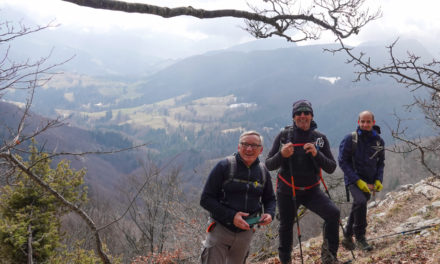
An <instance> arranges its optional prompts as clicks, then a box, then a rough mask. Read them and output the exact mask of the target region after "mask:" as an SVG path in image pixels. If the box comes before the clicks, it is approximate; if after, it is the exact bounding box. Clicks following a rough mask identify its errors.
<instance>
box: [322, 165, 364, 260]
mask: <svg viewBox="0 0 440 264" xmlns="http://www.w3.org/2000/svg"><path fill="white" fill-rule="evenodd" d="M319 178H321V182H322V185H324V189H325V192H326V193H327V195H328V198H329V199H330V200H332V201H333V199H332V197H331V196H330V192H329V191H328V188H327V185H326V184H325V181H324V178H323V177H322V170H321V169H319ZM338 222H339V226H340V227H341V228H342V233H343V234H344V236H345V230H344V226H343V225H342V222H341V219H340V218H339V219H338ZM350 252H351V256H352V257H353V259H356V257H355V256H354V253H353V250H352V249H350Z"/></svg>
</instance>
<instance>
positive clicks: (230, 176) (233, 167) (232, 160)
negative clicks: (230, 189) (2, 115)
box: [222, 155, 237, 186]
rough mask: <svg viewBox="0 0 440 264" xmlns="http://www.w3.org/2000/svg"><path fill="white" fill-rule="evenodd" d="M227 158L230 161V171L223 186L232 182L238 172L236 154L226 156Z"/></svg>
mask: <svg viewBox="0 0 440 264" xmlns="http://www.w3.org/2000/svg"><path fill="white" fill-rule="evenodd" d="M226 160H227V161H228V165H229V172H228V177H227V178H226V179H225V180H224V181H223V184H222V185H223V186H224V185H225V184H226V183H228V182H231V181H232V180H233V179H234V175H235V174H236V173H237V160H236V159H235V156H234V155H230V156H227V157H226Z"/></svg>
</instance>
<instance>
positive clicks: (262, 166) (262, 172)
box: [258, 162, 267, 188]
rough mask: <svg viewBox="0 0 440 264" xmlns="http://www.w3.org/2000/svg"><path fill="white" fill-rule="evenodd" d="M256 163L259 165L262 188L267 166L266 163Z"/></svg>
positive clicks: (264, 182)
mask: <svg viewBox="0 0 440 264" xmlns="http://www.w3.org/2000/svg"><path fill="white" fill-rule="evenodd" d="M258 165H259V166H260V170H261V184H262V185H263V188H264V185H265V184H266V171H267V168H266V165H265V164H264V162H260V163H259V164H258Z"/></svg>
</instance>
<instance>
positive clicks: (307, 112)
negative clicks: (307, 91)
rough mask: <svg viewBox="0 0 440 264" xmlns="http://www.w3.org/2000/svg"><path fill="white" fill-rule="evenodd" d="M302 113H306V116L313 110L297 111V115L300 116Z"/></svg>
mask: <svg viewBox="0 0 440 264" xmlns="http://www.w3.org/2000/svg"><path fill="white" fill-rule="evenodd" d="M301 114H304V115H305V116H308V115H311V114H312V112H310V111H299V112H296V113H295V116H300V115H301Z"/></svg>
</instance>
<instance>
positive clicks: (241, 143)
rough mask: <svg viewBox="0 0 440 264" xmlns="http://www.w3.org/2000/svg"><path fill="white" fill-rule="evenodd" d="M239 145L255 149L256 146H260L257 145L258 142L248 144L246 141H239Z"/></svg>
mask: <svg viewBox="0 0 440 264" xmlns="http://www.w3.org/2000/svg"><path fill="white" fill-rule="evenodd" d="M240 145H242V146H243V147H244V148H247V147H251V148H252V149H254V150H255V149H257V148H259V147H261V145H258V144H249V143H246V142H240Z"/></svg>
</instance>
